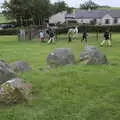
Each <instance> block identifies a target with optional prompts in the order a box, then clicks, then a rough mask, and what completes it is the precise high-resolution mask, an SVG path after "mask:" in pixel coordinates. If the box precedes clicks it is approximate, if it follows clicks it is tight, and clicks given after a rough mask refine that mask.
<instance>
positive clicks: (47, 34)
mask: <svg viewBox="0 0 120 120" xmlns="http://www.w3.org/2000/svg"><path fill="white" fill-rule="evenodd" d="M39 38H40V41H41V42H46V39H48V44H51V43H54V42H55V32H54V31H53V30H52V29H47V30H44V31H43V30H40V32H39Z"/></svg>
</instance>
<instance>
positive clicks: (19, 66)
mask: <svg viewBox="0 0 120 120" xmlns="http://www.w3.org/2000/svg"><path fill="white" fill-rule="evenodd" d="M10 66H11V68H12V69H13V70H14V71H15V72H27V71H30V70H32V68H31V66H29V64H28V63H26V62H24V61H16V62H13V63H11V64H10Z"/></svg>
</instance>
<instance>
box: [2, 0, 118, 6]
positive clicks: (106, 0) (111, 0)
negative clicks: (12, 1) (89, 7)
mask: <svg viewBox="0 0 120 120" xmlns="http://www.w3.org/2000/svg"><path fill="white" fill-rule="evenodd" d="M50 1H51V2H52V3H54V2H58V1H63V0H50ZM64 1H65V2H66V3H67V4H68V5H69V6H70V7H79V5H80V3H83V2H85V1H88V0H64ZM93 1H94V2H96V3H98V4H100V5H109V6H114V7H120V0H93ZM3 2H4V0H0V3H3Z"/></svg>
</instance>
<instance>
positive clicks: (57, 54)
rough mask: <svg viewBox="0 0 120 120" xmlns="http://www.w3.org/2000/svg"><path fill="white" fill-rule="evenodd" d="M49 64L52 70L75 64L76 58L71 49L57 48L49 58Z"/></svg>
mask: <svg viewBox="0 0 120 120" xmlns="http://www.w3.org/2000/svg"><path fill="white" fill-rule="evenodd" d="M47 64H48V65H49V66H50V68H56V67H58V66H64V65H70V64H75V57H74V55H73V53H72V52H71V50H70V49H69V48H57V49H56V50H55V51H54V52H51V53H50V54H49V55H48V56H47Z"/></svg>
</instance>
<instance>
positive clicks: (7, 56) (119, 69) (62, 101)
mask: <svg viewBox="0 0 120 120" xmlns="http://www.w3.org/2000/svg"><path fill="white" fill-rule="evenodd" d="M119 38H120V35H119V34H116V33H114V34H113V41H112V44H113V47H111V48H107V47H103V48H100V47H99V44H98V42H97V41H96V40H95V36H94V35H92V34H91V35H90V37H89V45H95V46H97V47H98V48H100V49H101V51H103V52H104V53H106V55H107V57H108V60H109V62H110V65H95V66H94V65H89V66H86V65H82V64H78V65H73V66H66V67H60V68H57V69H55V70H50V71H47V72H43V71H40V70H39V68H41V67H45V66H46V57H47V55H48V53H49V52H51V51H53V50H54V49H55V48H61V47H62V48H63V47H64V48H71V49H72V51H73V52H74V54H75V56H76V59H77V60H78V59H79V55H80V52H81V51H82V50H83V47H82V46H81V44H80V40H76V41H73V42H72V43H70V44H68V43H67V41H66V38H65V37H64V36H58V39H59V40H58V41H57V42H56V44H53V45H52V44H51V45H48V44H47V43H39V41H38V40H33V41H26V42H23V41H21V42H18V40H17V37H16V36H0V59H4V60H6V61H8V62H12V61H16V60H24V61H27V62H28V63H29V64H30V65H31V66H32V67H33V71H31V72H28V73H23V74H20V75H19V76H20V77H22V78H24V80H25V81H28V82H30V83H32V84H33V99H32V101H29V102H28V103H23V104H17V105H13V106H4V105H0V120H120V51H119V50H120V39H119ZM101 40H102V39H101Z"/></svg>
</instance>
